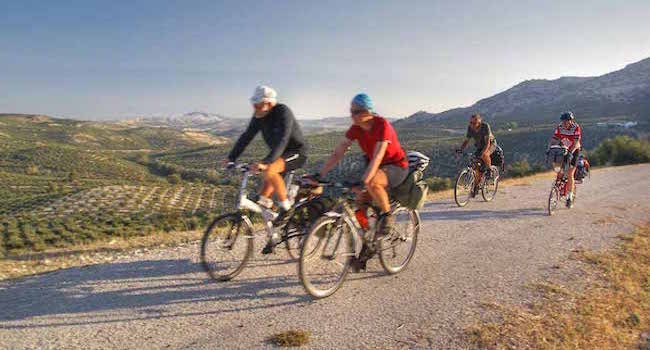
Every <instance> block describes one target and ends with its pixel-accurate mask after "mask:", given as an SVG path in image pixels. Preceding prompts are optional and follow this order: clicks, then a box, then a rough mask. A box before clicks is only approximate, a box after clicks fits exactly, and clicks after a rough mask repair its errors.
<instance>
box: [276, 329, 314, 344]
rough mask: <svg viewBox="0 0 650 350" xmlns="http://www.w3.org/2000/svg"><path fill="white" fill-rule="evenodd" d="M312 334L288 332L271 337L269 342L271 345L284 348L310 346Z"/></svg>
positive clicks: (296, 331)
mask: <svg viewBox="0 0 650 350" xmlns="http://www.w3.org/2000/svg"><path fill="white" fill-rule="evenodd" d="M310 337H311V332H308V331H301V330H295V331H286V332H282V333H278V334H274V335H272V336H270V337H269V338H268V339H267V341H268V342H269V343H271V344H274V345H277V346H282V347H294V346H303V345H307V344H309V338H310Z"/></svg>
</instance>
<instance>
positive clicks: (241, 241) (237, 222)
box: [201, 213, 253, 281]
mask: <svg viewBox="0 0 650 350" xmlns="http://www.w3.org/2000/svg"><path fill="white" fill-rule="evenodd" d="M252 252H253V228H252V227H251V226H250V225H249V224H248V222H247V221H246V220H244V218H243V217H242V215H241V214H240V213H230V214H225V215H222V216H220V217H217V218H216V219H214V221H212V223H211V224H210V225H208V228H207V229H206V230H205V233H204V234H203V239H202V240H201V265H203V269H205V271H206V272H207V273H208V274H209V275H210V277H212V278H213V279H215V280H217V281H228V280H231V279H232V278H234V277H235V276H237V275H239V273H241V271H242V270H243V269H244V266H246V262H247V261H248V259H249V258H250V256H251V254H252Z"/></svg>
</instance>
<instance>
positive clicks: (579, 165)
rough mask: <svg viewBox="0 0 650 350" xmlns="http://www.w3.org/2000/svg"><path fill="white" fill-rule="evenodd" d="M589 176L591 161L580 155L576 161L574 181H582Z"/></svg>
mask: <svg viewBox="0 0 650 350" xmlns="http://www.w3.org/2000/svg"><path fill="white" fill-rule="evenodd" d="M588 175H589V161H588V160H587V158H586V157H585V156H583V155H582V154H580V155H579V156H578V160H577V161H576V172H575V175H574V176H573V178H574V179H576V180H578V181H580V180H582V179H584V178H585V177H587V176H588Z"/></svg>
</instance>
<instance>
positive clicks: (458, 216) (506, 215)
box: [420, 206, 546, 221]
mask: <svg viewBox="0 0 650 350" xmlns="http://www.w3.org/2000/svg"><path fill="white" fill-rule="evenodd" d="M433 207H434V206H430V207H429V208H427V209H429V210H426V211H423V212H422V213H420V217H421V218H422V220H457V221H473V220H481V219H503V220H510V219H523V218H526V217H531V216H539V217H542V216H546V211H545V210H544V209H543V208H517V209H494V210H476V209H465V208H458V210H435V209H434V210H431V208H433Z"/></svg>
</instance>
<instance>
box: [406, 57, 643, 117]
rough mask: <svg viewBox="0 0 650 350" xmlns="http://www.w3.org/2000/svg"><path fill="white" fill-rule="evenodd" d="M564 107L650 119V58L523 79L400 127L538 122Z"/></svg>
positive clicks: (421, 114)
mask: <svg viewBox="0 0 650 350" xmlns="http://www.w3.org/2000/svg"><path fill="white" fill-rule="evenodd" d="M564 110H572V111H573V112H575V113H576V114H577V115H578V116H579V117H606V116H618V115H627V116H632V117H635V118H638V119H650V58H646V59H643V60H641V61H638V62H634V63H630V64H628V65H626V66H625V67H624V68H622V69H620V70H616V71H613V72H609V73H606V74H603V75H600V76H594V77H578V76H564V77H560V78H558V79H528V80H524V81H522V82H520V83H518V84H516V85H514V86H512V87H511V88H509V89H507V90H505V91H502V92H499V93H497V94H494V95H492V96H490V97H486V98H482V99H480V100H478V101H477V102H476V103H474V104H473V105H471V106H466V107H457V108H452V109H449V110H447V111H444V112H440V113H428V112H426V111H419V112H416V113H414V114H412V115H411V116H409V117H407V118H404V119H401V120H399V121H397V122H396V125H398V126H400V127H417V126H419V125H422V124H425V123H428V122H441V123H446V124H459V123H461V122H462V123H465V122H466V119H467V117H469V115H471V114H472V113H481V114H482V115H484V117H485V118H486V119H487V120H491V121H518V122H521V121H523V122H527V121H528V122H537V121H541V120H545V119H548V118H549V117H551V116H553V117H555V116H556V115H557V114H559V113H561V112H562V111H564Z"/></svg>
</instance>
